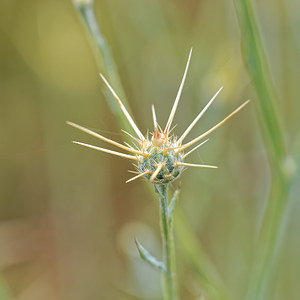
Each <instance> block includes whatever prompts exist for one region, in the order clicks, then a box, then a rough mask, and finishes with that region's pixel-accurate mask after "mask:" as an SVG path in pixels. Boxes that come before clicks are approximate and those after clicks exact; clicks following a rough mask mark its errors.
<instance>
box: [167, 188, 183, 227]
mask: <svg viewBox="0 0 300 300" xmlns="http://www.w3.org/2000/svg"><path fill="white" fill-rule="evenodd" d="M179 192H180V189H177V190H176V191H175V192H174V194H173V197H172V198H171V200H170V203H169V205H168V221H169V222H170V220H172V218H173V211H174V208H175V206H176V203H177V202H178V198H179Z"/></svg>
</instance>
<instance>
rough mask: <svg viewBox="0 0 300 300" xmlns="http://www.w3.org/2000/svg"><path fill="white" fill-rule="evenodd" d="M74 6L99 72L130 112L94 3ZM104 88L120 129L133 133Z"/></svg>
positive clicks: (89, 2) (75, 0)
mask: <svg viewBox="0 0 300 300" xmlns="http://www.w3.org/2000/svg"><path fill="white" fill-rule="evenodd" d="M73 4H74V7H75V8H76V11H77V13H78V15H79V17H80V19H81V21H82V23H83V24H84V27H85V29H86V31H87V33H88V36H89V38H90V44H91V48H92V49H93V52H94V56H95V60H96V62H97V66H98V70H99V71H100V73H103V74H104V75H105V77H106V78H107V79H108V81H109V83H110V84H111V86H113V87H114V89H115V90H116V92H117V94H118V96H119V97H120V99H122V102H123V103H124V105H125V106H126V107H127V109H128V110H129V112H130V107H129V105H128V103H127V100H126V97H125V92H124V89H123V86H122V84H121V80H120V76H119V73H118V70H117V67H116V64H115V61H114V59H113V55H112V52H111V50H110V47H109V45H108V43H107V41H106V39H105V37H104V36H103V34H102V33H101V31H100V28H99V26H98V23H97V19H96V16H95V13H94V9H93V1H92V0H86V1H81V0H73ZM102 87H103V94H104V95H105V98H106V100H107V104H108V105H109V108H110V110H111V111H112V113H113V114H114V116H115V117H116V119H117V120H118V122H119V124H120V127H121V128H123V129H124V130H125V131H127V132H132V129H131V126H129V124H128V121H127V119H126V118H125V117H124V115H123V113H122V111H121V110H120V107H119V105H118V103H117V101H115V99H114V97H113V96H112V95H111V93H110V91H108V90H107V88H106V86H105V85H104V84H103V85H102ZM124 137H125V139H128V137H127V136H126V135H124Z"/></svg>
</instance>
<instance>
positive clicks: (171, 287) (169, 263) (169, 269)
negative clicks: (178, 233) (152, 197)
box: [156, 184, 178, 300]
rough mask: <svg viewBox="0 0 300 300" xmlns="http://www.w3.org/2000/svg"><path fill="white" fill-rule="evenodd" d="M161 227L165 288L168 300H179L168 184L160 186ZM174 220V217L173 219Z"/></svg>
mask: <svg viewBox="0 0 300 300" xmlns="http://www.w3.org/2000/svg"><path fill="white" fill-rule="evenodd" d="M156 188H157V191H158V195H159V209H160V226H161V234H162V241H163V262H164V264H165V267H166V271H165V272H163V283H164V284H163V286H164V294H165V299H166V300H178V296H177V290H176V270H175V249H174V234H173V221H172V219H171V221H169V218H168V184H162V185H158V186H157V187H156ZM171 218H173V217H171Z"/></svg>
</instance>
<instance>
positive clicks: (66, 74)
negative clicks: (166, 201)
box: [0, 0, 300, 300]
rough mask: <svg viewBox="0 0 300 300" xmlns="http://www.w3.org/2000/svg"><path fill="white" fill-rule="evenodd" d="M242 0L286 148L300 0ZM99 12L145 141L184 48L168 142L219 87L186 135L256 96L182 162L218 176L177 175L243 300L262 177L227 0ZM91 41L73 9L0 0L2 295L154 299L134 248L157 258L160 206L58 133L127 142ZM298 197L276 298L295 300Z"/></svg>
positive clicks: (293, 112)
mask: <svg viewBox="0 0 300 300" xmlns="http://www.w3.org/2000/svg"><path fill="white" fill-rule="evenodd" d="M252 2H253V4H254V7H255V12H256V16H257V19H258V21H259V22H258V23H259V26H260V32H261V34H262V36H263V43H264V46H265V49H266V51H267V54H268V61H269V64H270V66H271V71H272V76H273V80H274V83H275V87H276V90H277V93H278V95H279V99H280V101H279V108H280V113H281V116H282V121H283V124H284V125H285V127H286V132H287V134H286V136H285V138H286V141H287V145H288V147H292V145H293V144H294V142H295V140H296V137H297V135H298V137H299V132H298V131H299V113H300V104H299V101H298V100H297V99H298V94H299V75H300V74H299V70H300V60H299V56H300V37H299V25H300V21H299V20H300V3H299V2H298V1H296V0H288V1H284V0H275V1H270V0H268V1H257V0H256V1H252ZM95 13H96V17H97V19H98V21H99V25H100V28H101V30H102V32H103V34H104V35H105V37H106V39H107V41H108V43H109V45H110V48H111V50H112V54H113V56H114V59H115V61H116V65H117V68H118V71H119V73H120V78H121V81H122V84H123V86H124V88H125V92H126V96H127V100H128V102H129V103H130V106H131V108H132V111H133V114H134V117H135V120H136V122H137V124H138V126H139V128H140V129H141V130H142V132H143V133H146V131H147V129H150V131H151V130H152V118H151V104H152V103H153V104H155V106H156V111H157V117H158V122H159V124H160V125H161V126H162V127H163V126H164V125H165V122H166V121H167V118H168V114H169V112H170V110H171V106H172V104H173V100H174V98H175V96H176V93H177V89H178V86H179V83H180V80H181V77H182V74H183V71H184V67H185V63H186V59H187V56H188V52H189V50H190V48H191V47H193V56H192V60H191V65H190V69H189V73H188V76H187V80H186V84H185V87H184V90H183V94H182V98H181V102H180V104H179V108H178V111H177V113H176V115H175V119H174V123H176V124H178V126H177V127H176V128H175V130H174V132H175V133H176V134H177V135H180V134H181V133H182V132H183V131H184V130H185V128H186V127H187V126H188V125H189V124H190V122H191V121H192V120H193V118H194V117H195V115H196V114H197V112H199V111H200V110H201V108H202V107H204V105H205V104H206V103H207V102H208V101H209V99H210V98H211V97H212V95H213V94H214V93H215V92H216V91H217V90H218V88H219V87H220V86H224V89H223V91H222V92H221V94H220V96H218V99H217V100H216V101H215V103H214V104H213V106H212V107H211V108H210V109H209V110H208V111H207V112H206V114H205V116H204V117H203V118H202V119H201V121H200V122H199V124H198V125H197V126H196V127H195V128H194V129H193V131H192V132H191V133H190V135H189V138H193V137H196V136H197V135H199V134H200V133H202V132H204V131H205V130H206V129H208V128H210V127H211V126H213V125H215V124H216V123H217V122H218V121H220V120H221V119H223V118H224V117H225V116H226V115H227V114H229V113H230V112H231V111H233V109H234V108H236V107H237V106H238V105H239V104H241V103H242V102H243V101H244V100H247V99H248V98H251V100H252V102H251V104H250V105H248V106H247V107H246V108H245V109H243V111H242V112H240V113H239V114H238V115H237V116H235V117H234V118H233V119H232V120H230V121H229V122H228V123H227V124H226V125H224V126H223V127H222V128H220V129H218V130H217V131H216V132H215V133H213V134H211V136H210V141H209V143H207V144H206V145H205V146H203V147H201V148H200V149H199V150H197V151H195V153H193V155H191V157H190V160H189V161H190V162H194V163H207V164H214V165H218V166H219V169H218V170H209V169H207V170H206V169H189V170H188V171H186V172H185V173H184V175H183V176H182V177H181V179H180V181H181V183H182V193H181V198H180V202H179V205H178V208H177V209H178V210H181V211H182V213H183V215H184V216H185V217H186V219H187V220H188V224H189V226H190V227H191V229H192V230H193V231H194V232H195V233H196V236H197V238H198V239H199V242H201V244H202V247H203V248H204V250H205V252H206V253H207V255H208V257H209V258H210V260H211V261H212V262H213V263H214V265H215V266H216V269H217V271H218V273H219V274H220V277H221V278H222V280H223V282H224V285H225V286H226V288H227V290H228V293H229V294H230V299H237V300H238V299H243V298H244V296H245V292H246V286H247V284H248V281H249V273H250V269H251V265H252V263H253V260H254V253H255V248H256V236H257V232H258V228H259V226H260V223H261V220H262V216H263V212H264V208H265V205H266V198H267V194H268V188H269V182H270V179H269V178H270V174H269V172H270V171H269V168H268V164H267V159H266V155H265V151H264V148H263V143H262V140H261V135H260V132H259V129H258V124H257V118H256V113H255V110H254V105H253V104H254V102H255V101H256V98H255V95H254V94H253V93H252V91H251V82H250V80H249V78H248V76H247V74H246V71H245V68H244V66H243V62H242V57H241V54H240V32H239V26H238V22H237V18H236V13H235V9H234V6H233V2H232V1H231V0H225V1H223V0H216V1H204V0H202V1H200V0H198V1H197V0H186V1H179V0H170V1H166V0H144V1H138V0H127V1H118V0H98V1H97V0H96V1H95ZM88 42H89V41H88V38H87V36H86V34H85V31H84V29H83V27H82V24H81V23H80V21H79V19H78V17H77V15H76V12H75V9H74V8H73V5H72V3H71V1H67V0H64V1H59V0H51V1H50V0H43V1H38V0H35V1H33V0H28V1H20V0H19V1H17V0H1V1H0V97H1V102H0V137H1V147H0V155H1V157H0V176H1V180H0V268H1V278H2V279H1V284H0V299H1V300H2V299H3V300H11V299H20V300H40V299H43V300H47V299H49V300H50V299H57V300H60V299H62V300H66V299H72V300H77V299H78V300H82V299H85V300H86V299H91V300H93V299H161V290H160V274H159V273H158V272H156V271H155V270H152V269H151V267H149V266H148V265H145V264H144V262H141V261H140V259H139V257H138V253H137V250H136V249H135V245H134V242H133V240H134V237H137V238H138V239H139V240H140V241H141V242H142V243H143V244H144V245H145V246H146V247H147V248H148V249H149V250H151V251H152V253H154V254H156V255H157V256H160V232H159V221H158V203H157V202H156V201H154V200H153V197H152V196H151V194H150V193H149V189H147V187H146V185H147V184H146V183H144V182H143V181H142V180H140V181H135V182H132V183H130V184H125V181H126V180H127V179H129V178H130V177H131V174H130V173H128V172H127V170H128V169H133V168H132V165H131V162H129V161H126V160H124V159H121V158H118V157H114V156H110V155H109V154H104V153H100V152H97V151H93V150H91V149H84V148H82V147H80V146H77V145H74V144H72V143H71V141H72V140H79V141H83V142H88V143H91V144H95V145H99V146H105V145H104V144H103V143H101V142H100V141H99V142H98V141H97V140H95V139H93V138H92V137H89V136H87V135H85V134H82V133H80V132H78V131H76V130H74V129H73V128H71V127H68V126H67V125H66V124H65V121H66V120H70V121H73V122H76V123H78V124H81V125H83V126H86V127H88V128H92V129H95V130H97V132H99V133H101V134H103V135H105V136H107V137H110V138H112V139H114V140H117V141H121V140H122V136H121V134H120V129H119V128H118V126H117V122H116V120H115V119H114V118H113V116H112V114H111V112H110V110H109V107H108V106H107V104H106V101H105V98H104V96H103V94H102V93H101V89H100V87H101V85H102V82H101V80H100V78H99V75H98V70H97V67H96V64H95V60H94V57H93V53H92V51H91V49H90V47H89V43H88ZM187 140H188V139H187ZM177 184H178V183H175V184H174V186H176V185H177ZM299 193H300V191H299V188H298V190H297V187H296V188H295V189H294V190H293V191H292V194H291V198H292V201H290V207H289V216H288V222H287V223H286V226H285V228H284V229H285V231H284V237H283V240H282V241H283V246H282V253H281V255H280V260H279V263H278V266H277V271H278V272H277V273H276V274H277V275H276V286H275V287H274V290H275V294H274V298H273V299H288V300H298V299H299V294H300V287H299V282H298V281H299V280H298V278H299V275H300V256H299V253H300V252H299V251H300V238H299V231H298V228H299V226H300V220H299V218H298V215H299V213H300V206H299V201H296V200H298V199H297V198H299V197H298V195H299ZM175 222H176V221H175ZM182 243H184V240H182V239H181V240H178V239H177V243H176V246H177V260H178V273H179V281H180V286H181V294H182V299H200V298H199V297H200V295H201V294H202V288H201V283H199V281H198V280H197V275H196V274H195V272H194V271H193V268H192V266H191V265H190V262H189V259H188V258H187V257H186V255H185V253H184V250H183V249H184V247H183V245H182ZM1 293H3V295H1ZM206 299H212V300H213V298H209V296H206Z"/></svg>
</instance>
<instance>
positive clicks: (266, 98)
mask: <svg viewBox="0 0 300 300" xmlns="http://www.w3.org/2000/svg"><path fill="white" fill-rule="evenodd" d="M234 3H235V7H236V12H237V16H238V20H239V25H240V30H241V46H242V56H243V59H244V62H245V65H246V67H247V70H248V73H249V76H250V79H251V82H252V86H253V88H254V90H255V92H256V95H257V100H258V101H256V102H255V103H256V107H257V110H258V113H259V121H260V123H261V131H262V134H263V137H264V142H265V149H266V152H267V154H268V158H269V160H270V163H271V164H273V166H277V167H278V168H280V166H278V164H279V165H280V164H281V162H282V160H283V158H284V156H285V141H284V137H283V130H282V126H281V124H280V118H279V114H278V107H277V96H276V91H275V89H274V85H273V82H272V78H271V74H270V70H269V68H268V63H267V58H266V54H265V52H264V49H263V46H262V42H261V39H260V35H259V31H258V28H257V25H256V22H255V18H254V14H253V9H252V5H251V2H250V1H249V0H234Z"/></svg>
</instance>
